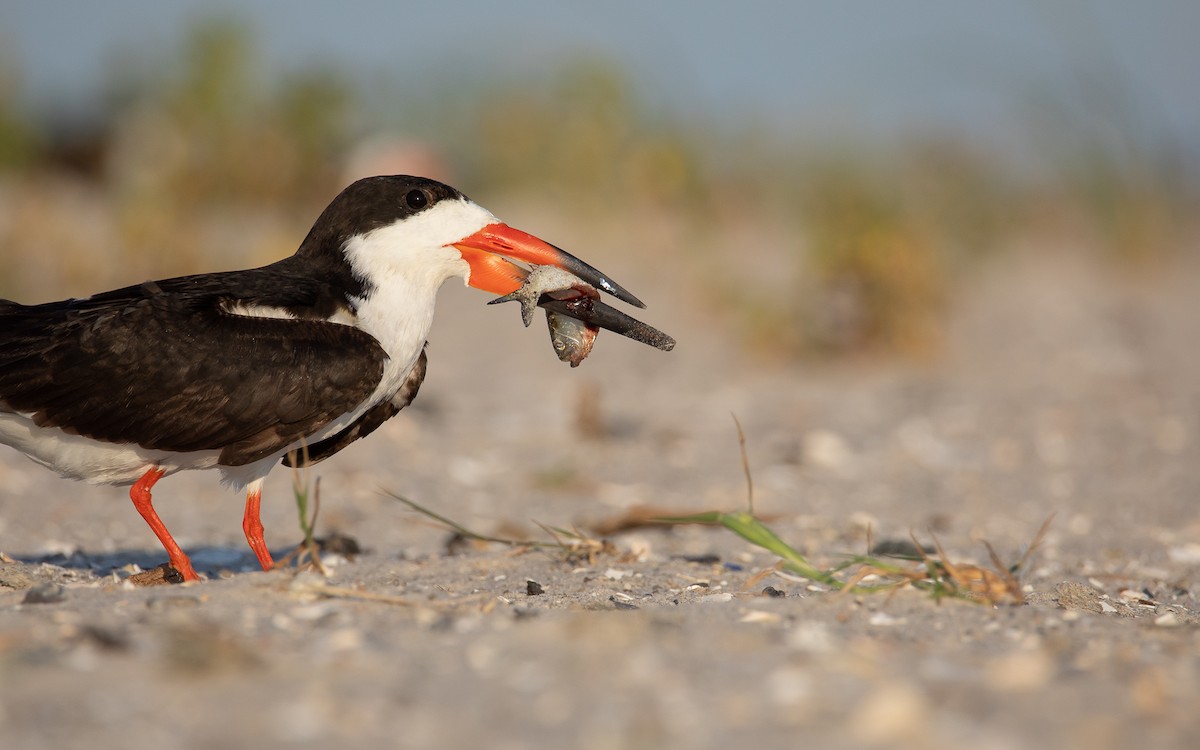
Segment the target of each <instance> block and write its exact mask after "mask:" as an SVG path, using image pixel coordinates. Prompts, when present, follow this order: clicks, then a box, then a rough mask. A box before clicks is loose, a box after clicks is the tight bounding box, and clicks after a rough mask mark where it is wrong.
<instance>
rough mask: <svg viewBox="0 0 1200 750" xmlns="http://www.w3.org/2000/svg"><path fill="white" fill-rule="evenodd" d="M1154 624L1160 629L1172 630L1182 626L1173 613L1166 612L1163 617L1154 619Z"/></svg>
mask: <svg viewBox="0 0 1200 750" xmlns="http://www.w3.org/2000/svg"><path fill="white" fill-rule="evenodd" d="M1154 624H1155V625H1157V626H1159V627H1160V628H1174V627H1177V626H1179V625H1182V624H1183V622H1182V621H1180V619H1179V617H1178V616H1177V615H1176V614H1175V613H1174V612H1168V613H1166V614H1165V615H1159V616H1158V617H1155V618H1154Z"/></svg>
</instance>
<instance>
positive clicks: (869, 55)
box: [0, 0, 1200, 360]
mask: <svg viewBox="0 0 1200 750" xmlns="http://www.w3.org/2000/svg"><path fill="white" fill-rule="evenodd" d="M1196 29H1200V6H1197V5H1196V4H1195V3H1191V2H1186V1H1185V0H1179V1H1178V2H1167V1H1163V2H1155V3H1150V4H1137V5H1136V6H1135V5H1130V4H1128V3H1120V2H1115V1H1112V2H1109V1H1096V2H1086V3H1085V2H1061V3H1051V4H1046V3H1033V2H1020V3H1010V4H1003V5H993V6H975V7H964V6H962V5H961V4H960V3H955V2H928V3H922V4H921V5H920V6H919V7H915V8H914V7H912V6H901V5H898V4H895V3H889V2H883V1H877V2H865V3H857V4H855V5H854V7H853V8H850V9H847V8H844V7H842V6H840V5H826V4H805V3H770V2H762V3H750V4H739V5H736V6H731V5H729V4H717V3H711V4H710V3H694V2H686V1H685V0H670V1H664V2H659V3H652V4H647V3H635V2H624V1H623V0H614V1H612V2H607V3H603V4H587V5H577V6H573V7H572V6H566V5H562V6H559V5H551V6H547V5H546V4H543V3H536V2H509V3H503V4H500V3H490V2H484V1H483V0H470V1H468V2H459V3H454V4H452V5H450V4H421V5H407V4H400V3H387V2H345V3H339V4H337V5H336V6H333V5H329V6H319V7H307V6H304V7H301V6H296V5H294V4H292V3H287V2H269V1H267V0H251V1H245V2H174V3H160V2H154V1H153V0H114V1H112V2H106V3H103V4H97V3H66V2H62V3H46V2H33V1H31V0H30V1H23V2H21V1H18V2H9V3H4V4H3V5H2V6H0V296H3V297H6V298H11V299H17V300H19V301H23V302H34V301H43V300H46V299H50V298H53V297H62V296H67V295H82V294H87V293H90V292H93V291H96V290H98V289H100V288H108V287H112V286H117V285H123V284H128V283H136V282H138V281H140V280H143V279H146V278H150V277H158V278H161V277H165V276H171V275H177V274H184V273H191V272H198V271H206V270H217V269H224V268H238V267H249V266H252V265H258V264H263V263H267V262H270V261H272V260H275V259H277V258H279V257H282V256H284V255H287V254H290V253H291V252H292V251H293V250H294V249H295V247H296V246H297V244H298V243H299V240H300V239H301V238H302V237H303V235H304V233H305V232H306V230H307V228H308V226H309V225H310V223H311V221H312V220H313V219H314V218H315V216H316V214H317V213H318V212H319V211H320V209H321V208H322V207H323V206H324V205H325V204H326V203H327V202H328V201H329V199H330V198H331V197H332V196H333V195H334V194H336V192H337V191H338V190H340V189H341V188H342V187H343V186H344V185H345V184H347V183H348V182H349V181H351V180H352V179H355V178H357V177H360V176H364V175H368V174H378V173H400V172H407V173H418V174H424V175H428V176H432V177H436V178H439V179H442V180H445V181H447V182H450V183H451V184H453V185H455V186H456V187H459V188H460V189H462V190H463V191H464V192H466V193H467V194H468V195H470V196H472V197H473V198H475V199H476V200H478V201H479V202H481V203H483V204H484V205H486V206H488V207H489V208H491V209H492V210H493V211H494V212H495V213H497V214H498V215H500V216H502V217H504V218H506V219H508V220H510V221H511V222H513V223H514V224H516V225H518V226H523V227H526V228H529V229H531V230H532V231H535V232H537V233H539V234H544V235H547V236H548V238H549V239H551V241H556V242H559V243H560V244H564V245H566V246H568V247H570V249H571V250H572V251H574V252H576V253H577V254H579V255H582V256H583V257H586V258H589V259H590V260H592V261H593V262H595V263H596V264H597V265H600V266H601V267H604V268H609V267H611V266H612V265H616V266H617V267H619V268H620V267H625V268H630V267H632V266H634V265H637V266H638V270H637V271H635V272H634V273H633V274H632V275H634V276H635V278H636V277H637V276H639V275H640V276H649V277H651V279H652V282H651V283H653V281H655V280H656V281H659V282H662V283H664V284H670V285H671V289H672V290H673V293H674V294H675V295H676V299H673V300H670V304H672V305H676V306H682V307H685V308H686V307H688V306H691V307H692V308H694V309H696V310H700V311H703V312H702V314H704V315H710V316H711V317H712V319H713V320H714V321H716V322H715V323H714V324H715V325H719V326H720V327H722V329H723V330H726V331H728V332H729V333H730V334H732V336H733V337H734V338H735V339H736V340H737V341H739V342H742V344H743V345H744V347H745V349H746V350H747V351H748V352H751V353H753V354H754V355H755V356H762V357H764V358H767V359H783V360H790V359H794V358H801V357H825V356H838V355H841V354H845V353H859V352H863V351H870V352H884V353H897V354H902V355H906V356H918V357H920V356H926V355H928V354H930V353H935V352H936V351H937V350H938V348H939V346H940V345H941V341H942V339H943V336H944V328H945V325H946V321H947V319H948V318H949V317H950V316H951V315H952V313H953V309H954V305H955V300H956V296H957V294H958V292H959V289H960V288H961V282H962V280H963V279H964V278H969V277H970V276H971V275H972V274H974V273H976V272H977V271H978V269H979V268H981V267H983V266H984V265H986V263H988V261H989V259H992V258H995V257H997V256H998V255H1004V254H1011V253H1020V252H1032V251H1031V250H1030V248H1036V252H1038V253H1042V252H1062V253H1068V252H1069V253H1073V254H1075V255H1077V256H1079V257H1082V258H1083V259H1084V260H1085V262H1086V263H1088V264H1094V265H1096V266H1098V267H1102V268H1105V269H1112V270H1114V271H1115V272H1116V273H1117V274H1133V275H1151V276H1152V275H1153V274H1155V273H1162V269H1163V268H1170V267H1172V264H1174V263H1176V262H1177V261H1178V260H1179V258H1180V256H1181V255H1184V254H1187V253H1193V254H1194V248H1195V244H1196V243H1195V241H1194V238H1195V222H1194V219H1193V217H1194V216H1195V215H1196V212H1195V210H1194V209H1195V205H1196V199H1197V195H1198V193H1197V184H1198V183H1197V174H1198V171H1197V167H1198V166H1200V96H1197V94H1196V85H1195V75H1196V72H1197V71H1200V45H1197V44H1196V43H1195V30H1196ZM547 227H549V228H550V230H549V231H547V229H546V228H547ZM614 257H615V258H617V260H608V259H609V258H614ZM606 263H607V265H606ZM629 275H630V274H629V273H626V274H625V275H624V276H622V278H625V277H626V276H629ZM681 277H682V278H681ZM628 283H632V284H633V285H634V286H637V287H638V288H644V287H645V286H646V284H645V283H643V282H640V281H633V282H628ZM660 304H661V303H660Z"/></svg>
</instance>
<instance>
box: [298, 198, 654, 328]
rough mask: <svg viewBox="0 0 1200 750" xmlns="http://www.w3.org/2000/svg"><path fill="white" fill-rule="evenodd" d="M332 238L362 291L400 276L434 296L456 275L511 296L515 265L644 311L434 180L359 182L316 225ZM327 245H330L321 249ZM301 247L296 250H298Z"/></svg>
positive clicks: (588, 271) (516, 281)
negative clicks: (553, 271)
mask: <svg viewBox="0 0 1200 750" xmlns="http://www.w3.org/2000/svg"><path fill="white" fill-rule="evenodd" d="M317 227H323V228H325V231H328V232H332V233H333V234H332V235H330V236H327V237H313V236H312V235H310V237H309V239H308V240H306V242H305V245H306V246H317V245H324V244H326V241H328V240H330V239H333V240H335V241H336V242H338V243H339V244H341V252H342V253H343V255H344V257H345V259H346V260H347V261H348V262H349V264H350V268H351V270H352V271H353V273H354V275H355V277H356V278H357V279H358V280H359V281H360V282H362V283H364V284H365V285H366V286H367V287H369V288H370V287H375V286H379V285H382V284H387V282H388V280H390V279H393V278H396V277H402V278H403V279H404V280H405V281H406V282H408V283H410V284H413V285H416V286H421V287H427V288H429V290H430V291H436V289H437V287H439V286H440V285H441V283H442V282H443V281H445V280H446V279H448V278H451V277H453V276H459V277H461V278H463V279H464V280H465V281H466V283H467V284H468V285H470V286H472V287H475V288H476V289H482V290H484V291H487V292H491V293H493V294H498V295H506V294H510V293H512V292H514V291H516V290H517V289H518V288H519V287H520V286H521V284H522V282H523V281H524V280H525V279H526V277H527V276H528V275H529V272H528V271H527V270H526V269H525V268H524V267H522V266H519V265H517V264H516V263H514V262H513V261H518V262H522V263H528V264H531V265H539V266H542V265H548V266H555V267H557V268H561V269H563V270H565V271H568V272H569V273H571V274H574V275H575V276H577V277H579V278H580V279H582V280H583V281H585V282H587V283H588V284H590V285H591V286H593V287H595V288H596V289H598V290H600V291H604V292H607V293H609V294H611V295H613V296H615V297H617V298H618V299H620V300H622V301H624V302H628V303H629V304H632V305H636V306H637V307H645V305H644V304H642V302H641V301H640V300H638V298H637V297H634V296H633V295H632V294H630V293H629V292H628V291H626V290H625V289H624V288H622V287H621V286H620V285H618V284H616V283H614V282H613V281H612V280H611V279H609V278H608V277H607V276H605V275H604V274H602V273H601V272H600V271H598V270H596V269H595V268H593V267H592V266H590V265H588V264H587V263H584V262H583V261H582V260H580V259H579V258H576V257H575V256H573V255H571V254H570V253H568V252H566V251H565V250H563V249H561V248H559V247H555V246H554V245H551V244H550V243H548V242H545V241H543V240H541V239H538V238H537V237H534V236H533V235H531V234H528V233H526V232H523V231H521V230H519V229H514V228H512V227H510V226H508V225H507V224H504V223H502V222H501V221H500V220H499V219H497V218H496V217H495V216H493V215H492V214H491V212H489V211H487V210H486V209H484V208H483V207H482V206H479V205H478V204H476V203H475V202H473V201H471V200H470V199H468V198H467V197H466V196H464V195H463V194H462V193H460V192H459V191H457V190H455V189H454V188H452V187H450V186H449V185H444V184H442V183H440V182H437V181H435V180H430V179H426V178H422V177H409V176H406V175H394V176H386V177H368V178H366V179H362V180H359V181H357V182H355V183H354V184H352V185H350V186H349V187H348V188H346V189H345V190H343V191H342V193H341V194H340V195H339V196H338V197H337V198H336V199H334V201H333V202H332V203H331V204H330V205H329V207H328V208H326V209H325V213H324V214H323V215H322V217H321V219H320V220H318V222H317V224H316V225H315V226H314V232H316V231H317ZM326 246H327V245H326ZM303 252H304V247H303V246H302V248H301V253H303Z"/></svg>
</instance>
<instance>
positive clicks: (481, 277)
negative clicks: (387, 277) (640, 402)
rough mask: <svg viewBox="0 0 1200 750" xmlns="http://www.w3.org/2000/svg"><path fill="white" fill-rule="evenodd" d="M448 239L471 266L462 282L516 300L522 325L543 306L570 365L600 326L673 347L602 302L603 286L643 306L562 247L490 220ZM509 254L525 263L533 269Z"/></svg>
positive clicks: (560, 351)
mask: <svg viewBox="0 0 1200 750" xmlns="http://www.w3.org/2000/svg"><path fill="white" fill-rule="evenodd" d="M453 244H454V247H455V248H456V249H457V250H458V251H459V252H460V253H461V254H462V257H463V260H465V261H466V262H467V265H468V266H470V269H471V272H470V275H469V276H468V278H467V283H468V284H469V285H470V286H473V287H475V288H476V289H482V290H484V291H487V292H492V293H493V294H499V295H501V296H500V298H499V299H496V300H493V301H492V303H491V304H495V303H497V302H509V301H517V302H520V303H521V318H522V320H523V321H524V323H525V325H526V326H528V325H529V324H530V322H531V321H532V319H533V310H534V307H541V308H543V309H545V310H546V316H547V322H548V324H549V326H550V333H551V341H552V343H553V344H554V349H555V352H556V353H557V354H558V356H559V359H561V360H563V361H564V362H570V363H571V366H572V367H575V366H577V365H578V364H579V363H580V362H582V361H583V359H584V358H585V357H587V355H588V353H589V352H590V351H591V348H592V344H593V343H594V342H595V338H596V333H597V332H598V329H600V328H604V329H606V330H609V331H612V332H614V333H618V334H620V335H622V336H626V337H628V338H631V339H633V340H635V341H640V342H642V343H644V344H648V345H650V346H653V347H656V348H658V349H662V350H663V351H670V350H671V349H673V348H674V347H675V339H673V338H671V337H670V336H668V335H667V334H665V333H663V332H662V331H659V330H657V329H655V328H653V327H651V326H648V325H646V324H645V323H642V322H641V321H639V320H636V319H634V318H632V317H630V316H628V315H626V314H625V313H623V312H621V311H620V310H617V309H616V308H614V307H611V306H609V305H607V304H605V303H604V302H602V301H601V300H600V292H605V293H606V294H610V295H612V296H613V297H616V298H617V299H619V300H621V301H622V302H627V303H629V304H631V305H634V306H636V307H641V308H644V307H645V306H646V305H645V304H644V303H643V302H642V301H641V300H639V299H638V298H637V297H635V296H633V295H632V294H630V293H629V291H627V290H626V289H625V288H624V287H622V286H621V285H620V284H617V283H616V282H614V281H612V280H611V279H609V278H608V277H607V276H605V275H604V274H603V273H601V272H600V271H598V270H596V269H595V268H593V267H592V266H591V265H589V264H587V263H585V262H583V261H582V260H580V259H579V258H576V257H575V256H574V255H571V254H570V253H568V252H567V251H565V250H563V249H562V248H559V247H556V246H554V245H551V244H550V243H548V242H545V241H543V240H540V239H538V238H537V237H534V236H533V235H531V234H528V233H526V232H522V231H521V230H519V229H513V228H512V227H510V226H508V225H506V224H501V223H496V224H489V225H488V226H486V227H484V228H483V229H481V230H479V231H478V232H476V233H475V234H473V235H471V236H470V237H466V238H463V239H462V240H459V241H458V242H455V243H453ZM514 260H516V261H520V262H522V263H527V264H529V265H530V266H532V267H533V271H532V272H531V271H529V270H527V269H525V268H524V267H522V266H519V265H517V264H516V263H514V262H512V261H514ZM573 321H578V323H575V322H573ZM580 324H582V325H580Z"/></svg>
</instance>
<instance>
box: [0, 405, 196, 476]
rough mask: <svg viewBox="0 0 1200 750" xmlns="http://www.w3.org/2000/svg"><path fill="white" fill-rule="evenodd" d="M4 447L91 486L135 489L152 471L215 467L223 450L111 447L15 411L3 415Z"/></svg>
mask: <svg viewBox="0 0 1200 750" xmlns="http://www.w3.org/2000/svg"><path fill="white" fill-rule="evenodd" d="M0 443H4V444H5V445H10V446H12V447H13V448H16V449H17V450H19V451H20V452H22V453H24V454H25V455H26V456H28V457H29V458H30V459H32V460H33V461H35V462H37V463H39V464H41V465H42V466H45V467H46V468H48V469H52V470H54V471H56V472H58V474H60V475H61V476H64V477H67V478H69V479H80V480H83V481H85V482H89V483H91V484H133V483H134V482H136V481H137V480H138V479H140V478H141V476H142V475H143V474H145V473H146V471H147V470H148V469H149V468H151V467H152V466H158V467H159V468H161V469H163V470H164V472H165V473H167V474H173V473H175V472H177V471H181V470H184V469H207V468H212V467H214V466H216V465H217V456H218V455H219V451H199V452H196V453H174V452H170V451H152V450H146V449H144V448H140V447H138V446H136V445H124V444H121V443H106V442H104V441H101V440H93V439H91V438H86V437H81V436H79V435H70V434H68V433H66V432H63V431H62V430H61V429H59V428H57V427H39V426H38V425H36V424H34V422H33V420H32V419H30V418H29V417H28V416H26V415H23V414H15V413H12V412H0Z"/></svg>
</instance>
